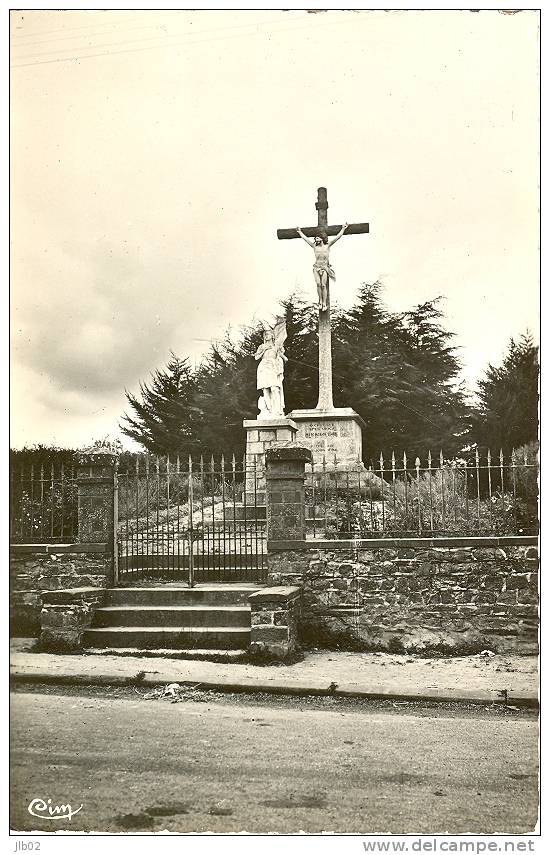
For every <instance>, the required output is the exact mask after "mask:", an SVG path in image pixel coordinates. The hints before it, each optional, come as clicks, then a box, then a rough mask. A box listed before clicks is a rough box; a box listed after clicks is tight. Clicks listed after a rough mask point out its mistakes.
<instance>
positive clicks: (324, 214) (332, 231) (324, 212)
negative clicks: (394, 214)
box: [277, 187, 369, 240]
mask: <svg viewBox="0 0 550 855" xmlns="http://www.w3.org/2000/svg"><path fill="white" fill-rule="evenodd" d="M315 207H316V208H317V225H316V226H306V227H305V228H304V229H302V231H303V233H304V234H305V235H306V236H307V237H333V236H334V235H337V234H338V232H339V231H340V229H341V228H342V226H341V225H340V226H329V225H328V200H327V188H326V187H319V189H318V190H317V202H316V203H315ZM368 233H369V224H368V223H351V225H348V227H347V229H346V235H364V234H368ZM277 237H278V238H279V240H292V239H293V238H299V237H300V235H299V234H298V231H297V229H277Z"/></svg>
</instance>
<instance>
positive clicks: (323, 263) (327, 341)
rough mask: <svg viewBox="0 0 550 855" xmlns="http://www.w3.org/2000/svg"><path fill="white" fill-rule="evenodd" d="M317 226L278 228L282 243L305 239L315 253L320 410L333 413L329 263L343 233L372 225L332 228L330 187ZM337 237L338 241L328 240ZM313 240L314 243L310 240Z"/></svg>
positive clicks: (322, 190)
mask: <svg viewBox="0 0 550 855" xmlns="http://www.w3.org/2000/svg"><path fill="white" fill-rule="evenodd" d="M315 207H316V209H317V225H316V226H308V227H307V228H304V229H300V228H296V229H277V237H278V238H279V240H291V239H292V238H302V239H303V240H305V241H306V243H309V245H310V246H311V247H312V248H313V251H314V253H315V264H314V265H313V275H314V277H315V282H316V284H317V291H318V294H319V401H318V403H317V409H318V410H332V409H333V408H334V403H333V401H332V345H331V330H330V288H329V284H330V280H331V279H334V278H335V276H334V271H333V269H332V267H331V266H330V264H329V249H330V246H331V245H332V244H333V243H334V242H335V241H337V240H339V239H340V238H341V237H342V235H343V234H347V235H361V234H368V231H369V224H368V223H352V224H351V225H348V224H347V223H346V224H345V225H343V226H329V225H328V216H327V211H328V201H327V188H326V187H319V189H318V190H317V203H316V205H315ZM330 236H334V240H332V241H329V240H328V238H329V237H330ZM308 238H312V240H308Z"/></svg>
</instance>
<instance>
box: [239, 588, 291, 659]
mask: <svg viewBox="0 0 550 855" xmlns="http://www.w3.org/2000/svg"><path fill="white" fill-rule="evenodd" d="M301 596H302V589H301V588H300V587H299V586H297V585H289V586H278V587H275V588H262V589H261V590H260V591H255V592H254V593H253V594H251V595H250V597H249V598H248V601H249V603H250V620H251V628H250V653H251V655H252V656H254V657H258V658H263V657H266V658H271V659H279V660H284V659H286V658H287V657H288V656H289V655H290V654H292V653H294V652H295V651H296V650H297V648H298V628H299V623H300V603H301Z"/></svg>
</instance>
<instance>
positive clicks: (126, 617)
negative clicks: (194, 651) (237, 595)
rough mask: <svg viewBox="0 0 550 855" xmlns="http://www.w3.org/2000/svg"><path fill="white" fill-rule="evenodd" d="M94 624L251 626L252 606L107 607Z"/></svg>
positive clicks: (100, 625)
mask: <svg viewBox="0 0 550 855" xmlns="http://www.w3.org/2000/svg"><path fill="white" fill-rule="evenodd" d="M94 624H95V626H96V627H97V628H105V627H108V628H110V627H117V626H125V627H134V626H136V627H137V626H149V627H151V626H158V627H166V628H168V627H180V628H181V627H184V628H187V627H191V626H211V627H219V626H222V627H223V626H227V627H229V626H239V627H244V628H245V629H248V628H249V627H250V608H249V607H248V606H245V605H241V606H205V605H201V604H196V605H192V606H144V605H138V606H127V605H124V606H106V607H104V608H101V609H98V610H97V612H96V615H95V622H94Z"/></svg>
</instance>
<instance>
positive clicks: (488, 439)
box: [471, 333, 539, 454]
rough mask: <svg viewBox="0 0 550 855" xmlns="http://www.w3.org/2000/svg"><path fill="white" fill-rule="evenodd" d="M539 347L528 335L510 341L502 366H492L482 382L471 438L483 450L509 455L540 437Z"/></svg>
mask: <svg viewBox="0 0 550 855" xmlns="http://www.w3.org/2000/svg"><path fill="white" fill-rule="evenodd" d="M538 377H539V364H538V347H537V346H536V345H535V344H534V342H533V339H532V336H531V335H530V334H529V333H525V334H524V335H522V336H521V338H520V340H519V342H516V341H514V339H513V338H511V339H510V342H509V344H508V350H507V351H506V354H505V356H504V359H503V361H502V364H501V365H500V366H496V367H495V366H494V365H491V364H489V365H488V367H487V370H486V371H485V376H484V378H483V379H482V380H480V382H479V384H478V385H479V389H478V396H479V401H480V407H479V411H478V413H477V414H476V417H475V419H474V422H473V425H472V432H471V437H472V440H473V441H474V442H477V443H478V445H479V446H480V447H482V448H484V449H485V448H490V449H491V451H492V452H493V453H495V452H498V451H500V449H501V448H502V450H503V451H504V452H505V453H506V454H508V453H510V452H511V451H512V450H513V449H514V448H519V446H522V445H525V444H527V443H529V442H533V441H535V440H536V439H537V436H538V400H539V398H538Z"/></svg>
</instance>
